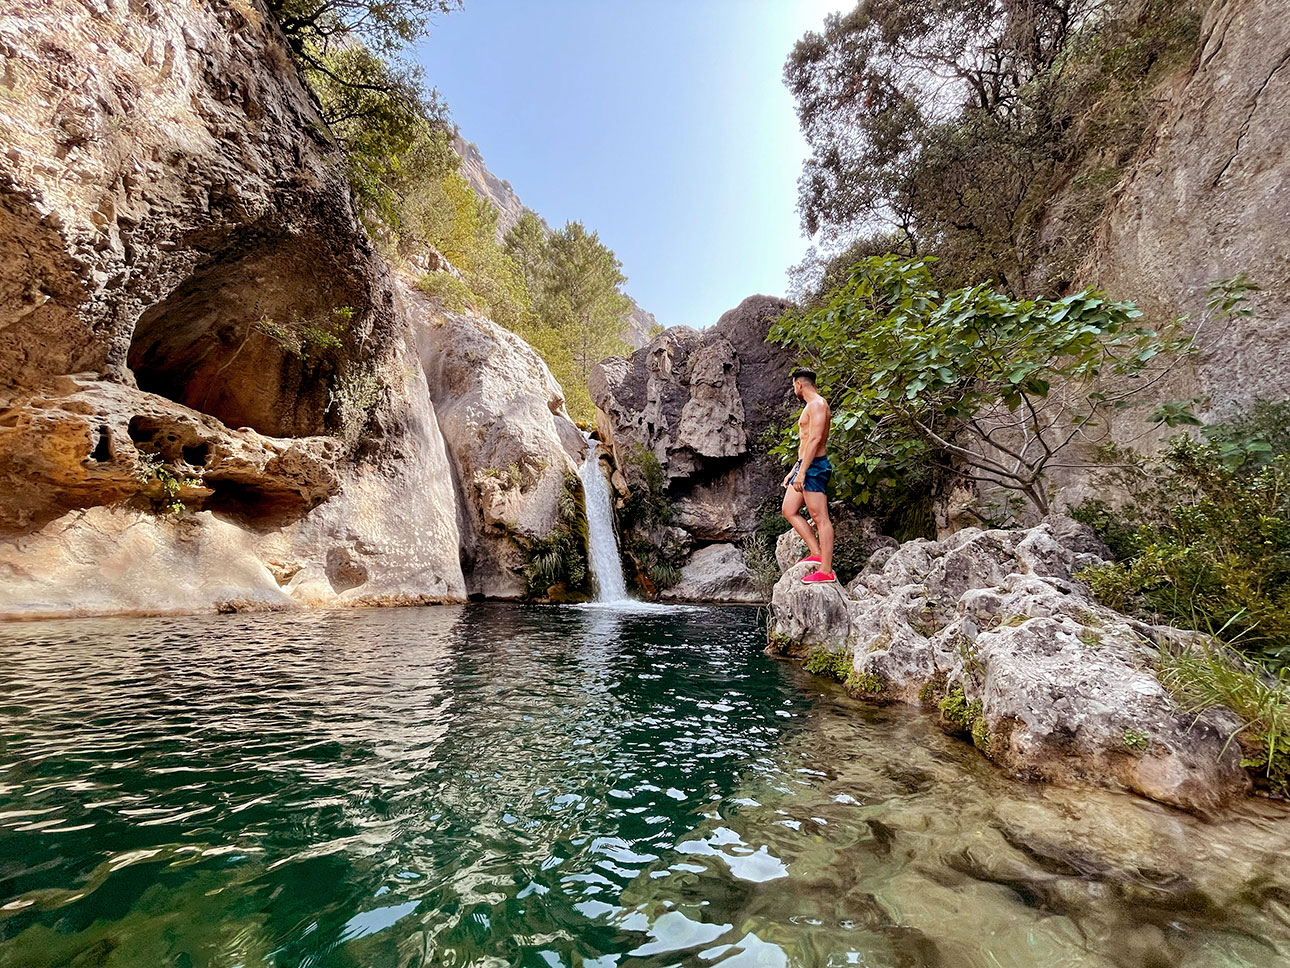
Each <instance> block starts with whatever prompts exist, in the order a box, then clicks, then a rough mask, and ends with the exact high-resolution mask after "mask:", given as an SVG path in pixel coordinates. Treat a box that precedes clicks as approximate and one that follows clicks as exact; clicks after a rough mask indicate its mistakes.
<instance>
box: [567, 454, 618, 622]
mask: <svg viewBox="0 0 1290 968" xmlns="http://www.w3.org/2000/svg"><path fill="white" fill-rule="evenodd" d="M578 479H579V480H581V481H582V490H583V493H584V494H585V495H586V499H587V559H588V562H589V563H590V565H591V578H592V581H593V582H594V583H595V586H596V601H598V602H621V601H624V600H626V598H627V583H626V582H625V581H624V580H623V561H622V559H621V558H620V557H619V556H618V537H617V536H616V535H615V534H614V506H613V498H612V496H611V494H610V487H609V482H608V481H607V480H605V475H604V474H602V473H601V472H600V445H599V444H597V443H596V442H595V441H594V440H590V441H588V442H587V459H586V460H584V461H583V462H582V467H580V468H579V469H578Z"/></svg>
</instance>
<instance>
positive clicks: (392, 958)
mask: <svg viewBox="0 0 1290 968" xmlns="http://www.w3.org/2000/svg"><path fill="white" fill-rule="evenodd" d="M763 634H764V633H763V630H762V627H761V626H760V624H759V620H758V615H757V613H756V612H755V611H753V610H750V609H730V608H721V609H693V610H686V611H672V612H657V613H647V614H635V615H632V614H626V615H625V614H615V613H613V612H610V611H606V610H594V609H575V608H554V607H552V608H525V607H519V606H504V605H472V606H465V607H460V608H423V609H394V610H385V611H367V612H339V613H312V614H290V615H260V616H254V615H251V616H223V617H209V618H185V619H119V620H94V621H89V620H86V621H76V622H50V623H40V624H29V625H9V626H4V627H0V690H2V691H3V695H0V735H2V737H3V746H2V748H0V966H33V968H35V966H46V965H77V966H99V965H102V966H126V965H128V966H154V965H177V966H208V965H209V966H233V965H248V966H249V965H274V966H296V965H311V966H358V965H363V966H369V965H370V966H407V965H533V966H555V965H566V966H608V965H622V966H642V968H646V966H662V965H718V964H719V965H724V966H733V965H740V966H742V965H804V966H805V965H809V966H816V965H821V966H823V965H869V966H922V965H927V966H933V965H936V966H947V968H959V966H1012V965H1015V966H1036V965H1038V966H1047V965H1054V966H1068V965H1070V966H1085V965H1087V966H1124V968H1128V966H1135V968H1136V966H1143V968H1147V966H1150V968H1155V966H1165V965H1168V966H1196V968H1201V966H1206V968H1207V966H1214V965H1222V966H1226V965H1260V966H1264V965H1266V966H1273V965H1285V964H1290V819H1287V817H1286V813H1285V811H1284V810H1282V809H1280V808H1276V807H1273V806H1272V805H1269V804H1259V803H1252V804H1251V805H1250V806H1249V807H1248V808H1247V809H1244V810H1243V811H1242V812H1241V813H1240V814H1239V815H1237V816H1233V817H1231V818H1229V819H1227V820H1225V821H1224V822H1222V823H1210V824H1206V823H1202V822H1200V821H1198V820H1196V819H1193V818H1191V817H1188V816H1185V815H1182V814H1179V813H1177V812H1174V811H1170V810H1167V809H1165V808H1162V807H1159V806H1156V805H1153V804H1150V803H1147V802H1145V801H1142V800H1139V799H1135V798H1132V797H1129V796H1124V795H1119V794H1114V793H1109V792H1105V791H1095V790H1058V789H1053V788H1045V787H1039V786H1032V785H1025V784H1020V783H1015V782H1012V781H1010V780H1008V779H1007V778H1005V777H1002V776H1000V775H998V774H997V772H996V771H995V770H994V769H993V768H992V767H990V766H989V765H988V764H986V763H985V762H984V761H983V760H981V759H980V757H979V756H978V755H977V754H976V753H975V751H973V750H972V749H971V748H970V747H969V746H966V745H965V744H962V743H960V742H958V741H956V740H952V739H949V738H947V737H944V736H942V735H941V734H940V733H939V732H938V731H937V730H936V728H935V726H934V725H933V724H932V722H931V720H930V717H927V716H926V715H924V714H922V713H920V712H918V711H917V710H910V709H897V708H890V709H877V708H872V707H866V706H863V705H861V704H858V703H855V702H853V701H851V700H849V699H847V698H846V697H845V696H843V695H841V694H840V693H839V692H838V691H837V690H836V689H834V688H833V687H831V686H830V685H828V684H827V683H824V682H822V681H821V680H819V679H814V678H812V677H810V676H807V675H805V674H804V673H802V672H801V671H800V670H799V669H797V668H795V667H793V666H790V665H787V664H783V663H776V662H773V661H771V660H769V659H767V658H765V657H764V656H763V655H762V654H761V648H762V644H763V641H764V639H763Z"/></svg>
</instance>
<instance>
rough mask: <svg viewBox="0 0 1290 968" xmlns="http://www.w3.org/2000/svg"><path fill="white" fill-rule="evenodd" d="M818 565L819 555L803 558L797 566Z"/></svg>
mask: <svg viewBox="0 0 1290 968" xmlns="http://www.w3.org/2000/svg"><path fill="white" fill-rule="evenodd" d="M819 563H820V556H819V555H807V556H806V557H805V558H803V559H802V560H801V561H799V562H798V564H799V565H818V564H819Z"/></svg>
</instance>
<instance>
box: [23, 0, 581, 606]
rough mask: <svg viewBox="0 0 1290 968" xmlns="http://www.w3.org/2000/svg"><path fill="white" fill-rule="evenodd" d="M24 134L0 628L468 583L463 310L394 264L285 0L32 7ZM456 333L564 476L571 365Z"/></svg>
mask: <svg viewBox="0 0 1290 968" xmlns="http://www.w3.org/2000/svg"><path fill="white" fill-rule="evenodd" d="M0 138H2V139H3V144H4V152H3V155H0V577H2V579H3V580H0V616H10V617H13V616H18V617H31V616H39V615H69V614H96V613H106V612H129V611H135V612H166V611H191V610H195V609H209V608H222V609H241V608H252V607H286V606H291V605H297V604H310V605H338V604H388V603H403V602H432V601H459V600H462V599H464V598H465V597H466V596H467V594H468V593H469V592H470V591H471V590H472V588H473V587H474V586H475V585H476V584H478V582H476V581H475V576H474V574H473V570H472V569H473V559H472V557H471V555H470V554H469V551H470V549H471V548H473V547H474V546H475V545H476V544H477V543H478V542H480V541H483V540H484V538H483V537H482V536H481V535H480V534H479V533H478V532H479V531H480V527H478V526H477V522H475V521H473V520H472V519H471V517H470V515H469V514H467V513H466V509H465V508H464V507H463V499H462V491H461V487H462V482H461V481H460V474H461V463H462V455H463V453H465V452H466V448H467V446H468V444H467V440H466V437H467V435H466V434H465V433H464V432H463V431H461V430H460V428H458V427H457V424H456V422H455V420H454V425H453V428H454V429H453V430H452V432H450V433H449V434H447V435H445V433H444V429H443V428H441V425H440V418H439V413H438V411H437V410H436V406H435V397H436V394H437V395H438V396H439V399H440V401H441V402H443V401H444V394H443V390H442V387H440V386H436V385H434V383H433V382H432V381H433V380H435V379H438V378H439V376H440V374H441V373H442V372H443V367H442V366H438V368H435V369H433V371H432V372H431V373H430V374H429V375H428V373H427V369H426V368H425V367H424V366H423V360H424V359H426V358H427V355H428V354H433V346H434V344H435V334H440V336H441V337H442V338H444V339H447V338H448V336H449V332H450V331H449V329H447V328H445V327H447V326H448V322H449V321H450V320H449V317H448V316H446V315H445V314H443V313H442V312H441V310H440V309H439V308H438V307H437V306H436V305H434V304H432V303H427V302H426V301H425V300H423V299H421V297H420V296H419V295H418V294H416V293H414V292H412V291H411V290H409V289H408V288H407V287H406V286H405V285H404V284H403V282H402V281H401V280H400V279H399V278H398V276H397V274H396V273H394V272H392V271H391V269H390V267H389V266H388V265H387V264H386V263H385V261H384V260H383V259H382V258H381V257H380V255H379V254H378V253H376V252H375V251H374V250H373V247H372V245H371V243H370V241H369V240H368V238H367V236H366V234H365V233H364V231H363V229H362V226H361V224H360V222H359V220H358V218H357V216H356V212H355V209H354V202H353V198H352V195H351V193H350V190H349V187H348V184H347V182H346V180H345V177H344V174H343V167H342V165H341V161H342V159H341V158H340V156H339V152H338V150H337V148H336V145H335V144H334V143H333V142H332V140H331V138H330V136H329V134H328V132H327V129H326V126H325V125H324V124H323V123H322V121H321V118H320V117H319V115H318V112H317V108H316V104H315V102H314V99H313V97H312V96H311V94H310V92H309V91H308V89H307V88H306V86H305V85H304V83H303V82H302V79H301V77H300V75H299V73H298V71H297V69H296V67H295V64H294V62H293V60H292V59H291V57H290V55H289V53H288V50H287V48H286V46H285V44H284V42H283V38H282V37H281V35H280V33H279V31H278V29H277V27H276V25H275V24H274V22H273V20H272V19H271V18H270V17H269V16H268V14H267V13H266V12H265V10H264V8H263V6H262V5H261V4H259V3H257V2H248V0H209V2H203V3H190V4H165V3H156V2H148V0H142V2H141V0H80V2H78V0H39V2H37V0H18V2H17V3H15V4H11V5H10V6H9V7H8V8H7V9H6V11H5V12H4V13H3V14H0ZM451 322H452V326H453V328H452V330H451V336H452V338H453V339H454V340H456V341H458V342H461V334H462V333H463V332H466V331H468V330H469V331H478V332H481V333H487V334H488V337H487V338H488V339H492V340H493V341H494V343H493V344H487V339H486V340H485V344H487V345H484V347H483V349H482V350H480V352H482V353H483V354H484V355H483V356H481V357H479V358H472V362H473V363H474V364H475V365H476V366H479V365H481V364H486V365H492V364H491V363H489V361H490V360H494V361H495V360H500V361H502V362H501V363H500V365H501V366H503V368H505V367H506V366H507V365H508V364H507V363H506V362H505V361H507V360H512V359H516V358H522V364H521V365H519V367H518V368H516V367H513V366H512V367H511V368H510V371H509V372H511V373H512V376H513V377H514V379H513V380H512V382H511V384H510V386H509V387H508V389H507V392H508V394H509V397H508V399H509V400H510V404H509V405H510V406H511V407H512V409H515V408H516V407H518V406H520V405H519V404H517V403H516V402H515V401H516V400H518V399H527V398H531V401H530V402H531V403H532V405H533V406H535V407H537V408H539V409H540V411H541V413H542V414H544V415H545V420H546V426H545V427H544V428H543V433H542V434H539V435H537V436H536V437H534V438H533V439H531V440H523V441H521V442H520V443H519V444H517V445H515V446H514V447H512V448H511V449H510V450H508V451H507V452H506V454H505V455H504V456H506V459H507V460H514V459H516V447H518V448H519V452H520V453H521V456H524V455H525V453H526V452H523V447H524V446H528V445H530V444H531V445H532V446H534V447H537V448H538V449H539V450H540V453H539V454H538V455H537V456H536V457H535V458H534V459H535V460H539V461H543V462H545V463H544V467H546V466H550V467H552V468H555V469H557V470H559V471H561V472H563V471H564V470H566V469H567V468H568V466H569V465H570V464H571V462H572V461H573V460H575V459H577V458H579V457H580V455H581V446H582V442H581V438H580V436H578V435H577V434H576V430H575V429H574V428H573V425H572V422H571V421H569V420H568V417H567V415H563V401H562V399H560V397H559V394H558V391H556V392H555V393H553V392H552V385H553V381H552V380H551V378H550V374H549V373H546V371H545V367H544V366H542V365H541V362H540V361H537V360H536V358H535V357H534V356H533V354H532V351H531V350H528V349H527V347H524V346H523V345H522V344H521V345H519V346H516V345H513V343H515V342H518V341H514V340H510V341H507V340H503V339H501V338H500V337H497V334H496V333H494V332H493V331H494V330H495V329H496V328H495V327H492V324H491V323H488V321H486V320H477V319H476V320H451ZM494 344H495V345H494ZM472 345H473V346H474V347H475V349H476V350H479V349H480V346H479V344H478V343H475V344H472ZM428 347H429V348H428ZM526 350H527V353H526V352H525V351H526ZM447 352H448V355H449V356H451V353H452V350H451V349H450V350H448V351H447ZM441 355H442V354H441ZM530 409H532V407H530ZM562 420H563V423H562V422H561V421H562ZM566 424H567V426H565V425H566ZM553 441H554V442H555V443H554V444H553ZM469 447H470V448H471V450H470V452H471V453H472V454H475V453H478V448H477V447H476V446H475V444H474V442H473V441H472V442H470V443H469ZM454 448H455V451H454ZM561 460H563V462H564V463H563V466H561ZM549 490H550V488H549V487H548V488H546V489H545V490H544V491H543V492H542V493H543V494H545V493H546V492H547V491H549ZM530 503H533V502H530ZM537 503H540V501H538V502H537ZM533 513H534V514H537V512H533ZM463 562H465V568H464V569H463ZM490 567H491V566H490ZM507 567H510V568H511V574H510V576H509V578H507V577H506V576H505V575H501V574H500V573H498V570H497V569H496V568H491V570H490V572H489V574H490V578H489V582H490V583H491V584H490V585H489V587H490V588H497V589H500V591H501V592H502V593H513V592H515V590H516V589H517V587H518V588H519V589H521V590H522V588H523V585H522V582H519V583H518V585H517V581H518V579H517V577H516V573H517V566H516V563H515V562H514V561H513V560H512V561H509V563H508V566H507Z"/></svg>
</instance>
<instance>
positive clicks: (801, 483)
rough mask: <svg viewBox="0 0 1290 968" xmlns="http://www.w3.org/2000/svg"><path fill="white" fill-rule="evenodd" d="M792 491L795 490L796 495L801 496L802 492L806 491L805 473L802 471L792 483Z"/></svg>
mask: <svg viewBox="0 0 1290 968" xmlns="http://www.w3.org/2000/svg"><path fill="white" fill-rule="evenodd" d="M793 490H795V491H796V492H797V493H798V494H801V493H802V492H803V491H804V490H806V472H805V471H803V472H802V473H801V474H798V475H797V479H796V480H794V481H793Z"/></svg>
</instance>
